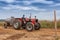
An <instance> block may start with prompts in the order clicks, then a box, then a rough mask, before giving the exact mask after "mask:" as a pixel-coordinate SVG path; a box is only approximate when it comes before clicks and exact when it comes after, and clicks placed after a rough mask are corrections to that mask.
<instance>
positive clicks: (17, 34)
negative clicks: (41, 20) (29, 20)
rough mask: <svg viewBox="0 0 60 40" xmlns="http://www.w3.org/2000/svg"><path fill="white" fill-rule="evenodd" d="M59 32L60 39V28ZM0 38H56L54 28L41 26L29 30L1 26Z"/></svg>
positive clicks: (2, 39)
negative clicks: (37, 28) (38, 28)
mask: <svg viewBox="0 0 60 40" xmlns="http://www.w3.org/2000/svg"><path fill="white" fill-rule="evenodd" d="M57 34H58V39H59V38H60V29H58V30H57ZM0 40H55V31H54V29H48V28H41V29H40V30H34V31H32V32H28V31H26V30H25V29H23V30H14V29H12V28H7V29H5V28H3V26H0ZM59 40H60V39H59Z"/></svg>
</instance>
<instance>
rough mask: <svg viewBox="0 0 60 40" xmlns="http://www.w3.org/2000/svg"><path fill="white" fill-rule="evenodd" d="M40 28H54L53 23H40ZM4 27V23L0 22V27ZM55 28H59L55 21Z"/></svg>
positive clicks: (59, 22) (58, 22)
mask: <svg viewBox="0 0 60 40" xmlns="http://www.w3.org/2000/svg"><path fill="white" fill-rule="evenodd" d="M40 24H41V28H54V22H53V21H46V20H44V21H40ZM3 25H4V21H0V26H3ZM57 27H58V28H60V21H57Z"/></svg>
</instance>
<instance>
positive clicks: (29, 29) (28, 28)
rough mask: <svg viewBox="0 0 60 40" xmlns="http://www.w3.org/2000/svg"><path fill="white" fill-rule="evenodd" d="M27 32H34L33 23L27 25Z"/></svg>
mask: <svg viewBox="0 0 60 40" xmlns="http://www.w3.org/2000/svg"><path fill="white" fill-rule="evenodd" d="M26 30H27V31H32V30H33V25H32V24H31V22H28V23H27V24H26Z"/></svg>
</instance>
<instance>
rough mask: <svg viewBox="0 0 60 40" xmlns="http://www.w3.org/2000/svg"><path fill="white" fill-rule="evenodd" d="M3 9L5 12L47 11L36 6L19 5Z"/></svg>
mask: <svg viewBox="0 0 60 40" xmlns="http://www.w3.org/2000/svg"><path fill="white" fill-rule="evenodd" d="M2 9H5V10H13V9H14V10H33V11H46V9H42V8H38V7H34V6H19V5H8V6H5V7H2Z"/></svg>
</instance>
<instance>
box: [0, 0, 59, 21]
mask: <svg viewBox="0 0 60 40" xmlns="http://www.w3.org/2000/svg"><path fill="white" fill-rule="evenodd" d="M54 10H56V14H57V20H60V0H0V19H6V18H9V17H11V16H14V17H17V18H20V17H22V15H23V14H24V15H25V17H27V18H28V17H29V16H30V13H31V15H32V18H34V16H37V18H38V19H40V20H54V15H53V13H54Z"/></svg>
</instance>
